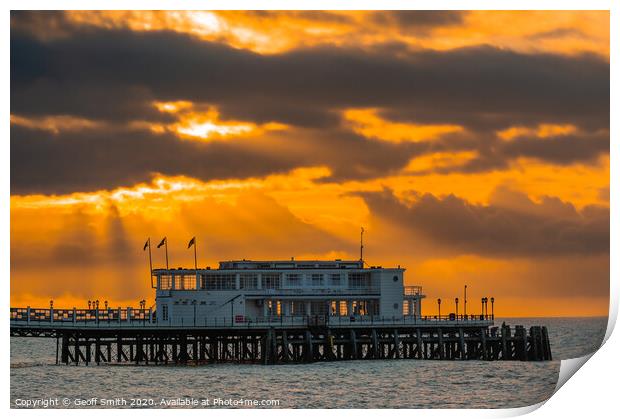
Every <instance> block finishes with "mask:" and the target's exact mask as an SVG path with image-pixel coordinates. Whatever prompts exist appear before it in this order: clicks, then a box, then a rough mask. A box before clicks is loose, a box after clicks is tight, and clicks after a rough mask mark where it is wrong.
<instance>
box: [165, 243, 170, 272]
mask: <svg viewBox="0 0 620 419" xmlns="http://www.w3.org/2000/svg"><path fill="white" fill-rule="evenodd" d="M164 246H166V270H170V268H169V267H168V238H167V237H166V241H164Z"/></svg>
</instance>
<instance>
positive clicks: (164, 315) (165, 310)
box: [161, 304, 168, 321]
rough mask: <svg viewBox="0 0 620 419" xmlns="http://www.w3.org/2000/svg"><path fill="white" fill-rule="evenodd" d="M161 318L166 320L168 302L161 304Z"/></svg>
mask: <svg viewBox="0 0 620 419" xmlns="http://www.w3.org/2000/svg"><path fill="white" fill-rule="evenodd" d="M161 319H162V320H163V321H168V304H163V305H162V306H161Z"/></svg>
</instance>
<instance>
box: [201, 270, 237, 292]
mask: <svg viewBox="0 0 620 419" xmlns="http://www.w3.org/2000/svg"><path fill="white" fill-rule="evenodd" d="M200 279H201V281H200V288H202V289H207V290H234V289H235V274H203V275H201V278H200Z"/></svg>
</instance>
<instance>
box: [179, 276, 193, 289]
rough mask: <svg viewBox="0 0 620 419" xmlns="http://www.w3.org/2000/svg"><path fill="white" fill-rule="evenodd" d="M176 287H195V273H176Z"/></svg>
mask: <svg viewBox="0 0 620 419" xmlns="http://www.w3.org/2000/svg"><path fill="white" fill-rule="evenodd" d="M177 281H178V283H177V284H176V285H177V289H180V290H193V289H196V274H187V275H177Z"/></svg>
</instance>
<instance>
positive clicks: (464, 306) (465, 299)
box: [463, 285, 467, 319]
mask: <svg viewBox="0 0 620 419" xmlns="http://www.w3.org/2000/svg"><path fill="white" fill-rule="evenodd" d="M463 316H465V319H467V285H465V295H464V298H463Z"/></svg>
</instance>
